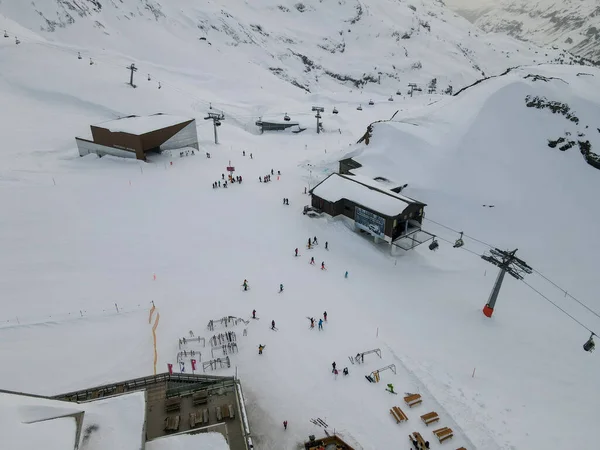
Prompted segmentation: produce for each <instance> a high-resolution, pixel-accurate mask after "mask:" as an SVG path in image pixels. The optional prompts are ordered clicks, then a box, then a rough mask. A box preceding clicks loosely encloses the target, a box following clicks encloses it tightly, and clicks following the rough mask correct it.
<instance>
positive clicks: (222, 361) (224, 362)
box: [202, 356, 231, 372]
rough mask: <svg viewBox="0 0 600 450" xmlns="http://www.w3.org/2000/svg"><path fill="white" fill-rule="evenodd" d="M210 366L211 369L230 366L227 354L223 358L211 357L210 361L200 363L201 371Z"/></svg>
mask: <svg viewBox="0 0 600 450" xmlns="http://www.w3.org/2000/svg"><path fill="white" fill-rule="evenodd" d="M207 367H210V369H211V370H216V369H219V368H220V369H222V368H223V367H227V368H229V367H231V361H229V356H226V357H225V358H217V359H211V360H210V361H206V362H203V363H202V371H203V372H206V368H207Z"/></svg>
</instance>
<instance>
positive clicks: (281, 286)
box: [279, 284, 283, 293]
mask: <svg viewBox="0 0 600 450" xmlns="http://www.w3.org/2000/svg"><path fill="white" fill-rule="evenodd" d="M282 292H283V284H280V285H279V293H282Z"/></svg>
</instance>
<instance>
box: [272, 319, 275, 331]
mask: <svg viewBox="0 0 600 450" xmlns="http://www.w3.org/2000/svg"><path fill="white" fill-rule="evenodd" d="M274 329H275V321H274V320H271V330H274Z"/></svg>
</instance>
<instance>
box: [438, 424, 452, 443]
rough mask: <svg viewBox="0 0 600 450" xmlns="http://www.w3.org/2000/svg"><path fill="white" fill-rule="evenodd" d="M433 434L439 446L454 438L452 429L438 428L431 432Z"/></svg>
mask: <svg viewBox="0 0 600 450" xmlns="http://www.w3.org/2000/svg"><path fill="white" fill-rule="evenodd" d="M433 434H435V435H436V436H437V438H438V440H439V441H440V444H441V443H442V442H444V441H445V440H446V439H450V438H451V437H452V436H454V434H453V432H452V429H451V428H448V427H443V428H438V429H437V430H433Z"/></svg>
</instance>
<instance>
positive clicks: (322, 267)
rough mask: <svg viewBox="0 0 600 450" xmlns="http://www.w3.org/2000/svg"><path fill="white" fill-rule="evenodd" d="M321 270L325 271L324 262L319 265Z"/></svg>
mask: <svg viewBox="0 0 600 450" xmlns="http://www.w3.org/2000/svg"><path fill="white" fill-rule="evenodd" d="M321 270H325V261H323V262H322V263H321Z"/></svg>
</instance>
